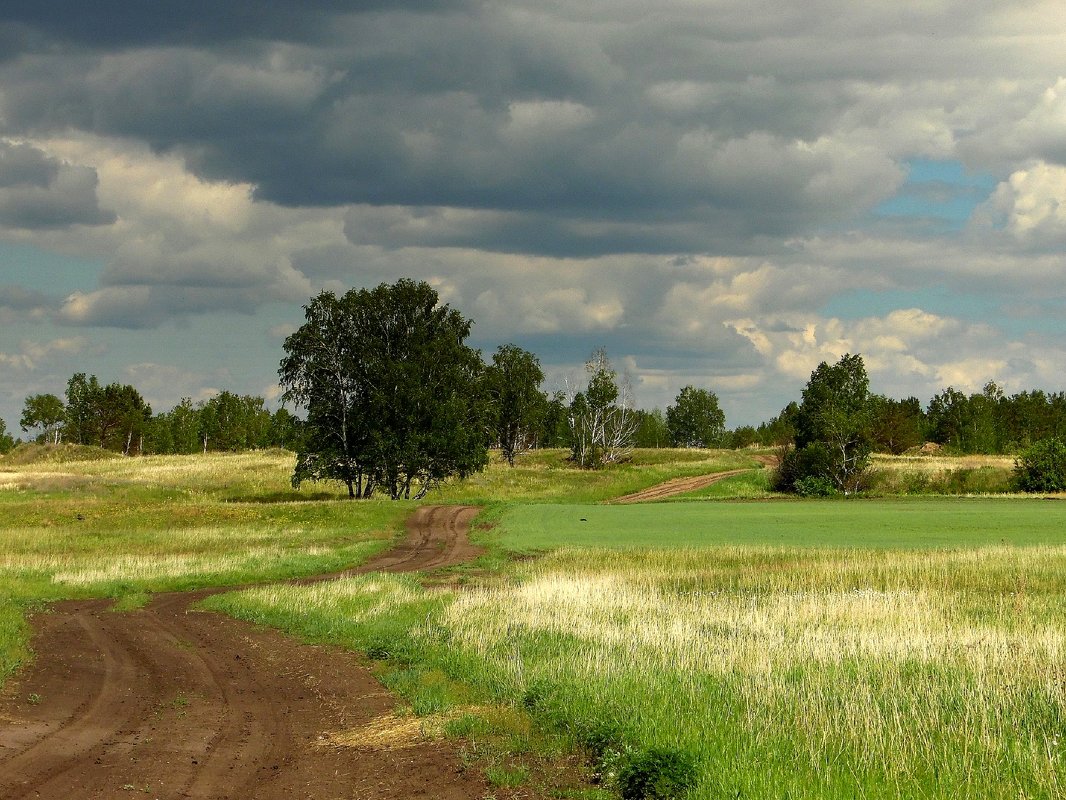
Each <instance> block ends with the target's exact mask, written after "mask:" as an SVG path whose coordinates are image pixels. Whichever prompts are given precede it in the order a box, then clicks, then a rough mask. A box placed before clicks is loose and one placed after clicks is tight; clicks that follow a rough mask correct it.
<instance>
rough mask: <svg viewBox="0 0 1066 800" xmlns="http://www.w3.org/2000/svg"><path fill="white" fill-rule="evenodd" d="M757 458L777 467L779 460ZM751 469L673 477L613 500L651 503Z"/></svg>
mask: <svg viewBox="0 0 1066 800" xmlns="http://www.w3.org/2000/svg"><path fill="white" fill-rule="evenodd" d="M755 460H756V461H758V462H759V463H760V464H762V465H763V467H776V466H777V464H778V462H779V459H777V458H775V457H774V456H755ZM751 471H752V470H751V469H731V470H729V471H728V472H715V473H713V474H711V475H695V476H693V477H691V478H673V479H672V480H668V481H666V482H665V483H660V484H657V485H655V486H649V487H648V488H647V489H642V490H641V491H639V492H633V494H627V495H624V496H622V497H616V498H615V499H614V500H612V501H611V502H612V503H650V502H651V501H653V500H662V499H663V498H664V497H672V496H673V495H676V494H685V493H687V492H695V491H699V490H700V489H706V488H707V487H708V486H711V485H713V484H715V483H718V481H722V480H725V479H726V478H732V477H733V476H734V475H743V474H744V473H745V472H751Z"/></svg>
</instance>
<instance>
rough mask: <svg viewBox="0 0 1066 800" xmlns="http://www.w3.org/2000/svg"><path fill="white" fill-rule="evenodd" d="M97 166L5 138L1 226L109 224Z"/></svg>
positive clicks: (0, 145) (1, 145)
mask: <svg viewBox="0 0 1066 800" xmlns="http://www.w3.org/2000/svg"><path fill="white" fill-rule="evenodd" d="M96 186H97V175H96V170H94V169H92V168H90V167H83V166H73V165H70V164H65V163H63V162H61V161H59V160H58V159H55V158H52V157H50V156H48V155H47V154H45V153H44V152H42V151H41V150H39V149H37V148H35V147H32V146H30V145H27V144H11V143H9V142H4V141H3V140H0V227H6V228H18V229H24V230H35V229H47V228H62V227H66V226H69V225H104V224H109V223H111V222H113V221H114V220H115V215H114V214H113V213H111V212H109V211H106V210H104V209H101V208H100V205H99V202H98V199H97V196H96Z"/></svg>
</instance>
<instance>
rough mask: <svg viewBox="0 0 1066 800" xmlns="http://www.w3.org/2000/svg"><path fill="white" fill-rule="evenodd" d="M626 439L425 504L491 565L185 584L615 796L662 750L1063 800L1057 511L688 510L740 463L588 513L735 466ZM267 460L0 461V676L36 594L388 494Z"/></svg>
mask: <svg viewBox="0 0 1066 800" xmlns="http://www.w3.org/2000/svg"><path fill="white" fill-rule="evenodd" d="M640 456H641V458H640V459H638V460H637V461H636V463H634V464H632V465H629V466H627V467H625V468H624V469H621V470H618V471H613V472H608V473H602V474H597V475H594V476H590V475H588V474H587V473H583V472H579V471H576V470H570V469H569V468H568V467H566V466H565V464H563V463H562V462H561V460H560V456H559V454H558V453H544V454H537V455H536V456H535V457H534V458H530V459H527V460H525V461H523V462H520V463H521V466H520V467H519V468H518V469H516V470H509V469H507V468H506V467H503V466H500V465H498V464H496V465H493V466H492V467H491V468H490V470H489V471H487V472H486V473H485V474H483V475H481V476H479V477H478V478H477V480H476V481H474V482H471V483H469V484H465V485H460V486H452V487H446V488H445V489H444V490H443V491H442V492H440V493H439V494H437V495H436V496H432V495H431V497H430V500H431V501H435V502H440V501H448V502H452V501H464V502H468V501H478V502H486V501H488V500H491V501H492V502H491V503H488V504H487V505H488V506H489V508H488V511H487V512H486V514H485V519H487V520H489V521H491V522H493V523H494V524H495V527H494V528H493V529H491V530H489V531H483V532H482V533H481V534H480V535H481V536H482V537H484V539H485V540H486V542H487V543H489V544H490V545H491V547H492V548H494V552H495V553H496V556H495V558H494V559H489V560H486V561H485V562H483V563H482V565H481V566H480V567H479V569H477V570H474V571H467V572H463V571H459V572H457V573H456V574H455V575H453V580H451V581H449V583H448V584H447V585H444V586H440V585H437V586H430V587H426V586H423V585H422V584H421V583H419V581H418V580H417V579H416V578H415V577H414V576H386V575H370V576H363V577H359V578H353V579H348V580H344V581H340V582H336V583H330V584H318V585H315V586H308V587H294V586H282V585H268V586H261V587H257V588H252V589H248V590H244V591H241V592H235V593H230V594H227V595H220V596H216V597H214V598H211V599H210V600H209V601H208V603H209V605H210V606H211V607H213V608H217V609H221V610H225V611H227V612H228V613H232V614H234V615H237V616H241V617H244V618H248V619H253V620H256V621H259V622H264V623H267V624H271V625H276V626H279V627H282V628H285V629H287V630H291V631H294V632H298V633H300V634H302V635H305V636H307V637H309V638H312V639H316V640H321V641H331V642H339V643H341V644H344V645H346V646H349V647H352V648H355V649H358V650H361V651H363V652H365V653H368V654H369V655H370V656H371V657H373V658H375V659H382V663H383V667H382V669H381V671H380V672H381V675H382V677H383V678H384V680H385V681H386V683H388V685H390V686H391V687H392V688H394V689H396V690H397V691H399V692H401V694H402V695H403V697H404V698H406V702H407V703H408V704H409V706H410V708H411V709H412V711H413V713H415V714H417V715H427V718H428V716H432V715H440V714H444V717H442V718H446V719H449V720H453V722H450V723H448V724H451V725H455V726H456V730H465V731H475V730H476V731H479V732H482V733H483V732H484V730H485V726H486V725H489V724H490V723H488V722H486V721H485V720H484V719H482V718H483V717H485V716H486V714H487V713H488V712H485V711H484V709H486V708H496V709H500V708H503V709H505V710H506V709H510V711H509V712H508V713H509V715H510V716H508V719H513V718H514V717H515V715H517V716H526V717H531V718H532V719H533V720H535V721H537V722H538V723H539V725H540V726H541V727H542V728H544V729H546V730H549V731H555V732H557V733H559V734H560V735H562V736H563V737H564V738H565V739H566V740H567V741H570V742H573V743H576V744H578V745H581V746H583V747H585V748H587V749H588V750H589V751H590V752H591V753H592V754H593V756H594V757H595V760H596V763H597V769H598V771H599V774H600V777H601V779H602V784H601V786H602V789H603V790H611V791H613V792H616V793H617V792H618V791H620V790H621V789H622V788H624V786H625V785H627V781H630V782H631V781H632V780H633V776H634V775H636V774H639V772H640V770H645V772H647V771H649V770H650V771H652V772H654V770H655V769H657V768H658V767H656V766H655V765H656V764H658V765H659V766H660V767H661V766H662V765H663V764H667V765H670V764H673V765H674V767H675V768H676V769H674V772H675V773H676V774H679V775H680V776H681V777H682V778H683V779H690V784H691V785H689V784H687V783H686V782H685V780H682V783H683V784H685V785H689V788H688V789H687V790H686V791H685V792H680V794H683V795H684V796H685V797H688V798H699V799H700V800H711V798H715V799H717V798H785V797H788V798H811V799H812V800H813V798H859V797H868V798H882V797H887V798H944V799H945V800H946V799H947V798H997V799H998V798H1003V800H1007V798H1010V800H1016V799H1017V798H1049V800H1050V798H1061V797H1063V796H1066V534H1064V533H1063V531H1066V525H1064V524H1063V523H1064V522H1066V519H1064V515H1066V505H1064V504H1061V503H1059V502H1056V501H1047V500H1029V499H1024V498H997V499H988V498H980V499H976V498H907V499H898V500H848V501H826V502H820V501H783V500H780V499H761V500H754V501H752V500H745V501H742V502H711V499H713V498H719V499H721V498H730V497H747V498H750V497H766V494H767V493H766V490H765V484H764V483H763V482H762V478H761V473H754V472H753V473H750V474H748V475H744V476H740V477H738V478H735V479H731V480H729V481H724V482H722V483H720V484H717V485H716V486H714V487H710V488H709V489H707V490H704V491H702V492H700V493H697V495H696V496H697V497H698V498H700V499H698V500H696V501H693V502H668V503H661V504H655V505H651V506H609V505H602V504H597V502H596V501H599V500H602V499H605V498H608V497H612V496H617V495H621V494H625V493H627V492H630V491H633V490H635V489H640V488H643V487H645V486H648V485H650V484H653V483H655V482H657V481H659V480H663V479H665V478H668V477H672V476H675V475H679V474H695V473H699V472H707V471H712V470H726V469H730V468H733V467H735V466H738V465H739V466H744V465H745V464H747V463H750V462H748V461H746V460H745V459H746V456H742V455H735V454H699V453H688V452H664V453H649V454H640ZM290 466H291V459H290V458H289V457H286V456H283V455H279V454H271V453H266V454H253V455H248V456H226V457H221V456H219V457H210V458H208V459H205V460H195V459H193V460H182V459H175V460H168V459H158V460H156V459H143V460H131V459H118V460H114V461H106V462H93V463H91V464H80V465H79V464H70V463H57V464H51V465H50V464H43V465H42V464H34V465H21V466H18V467H17V468H13V469H14V471H10V472H7V473H4V472H0V514H2V515H3V516H2V518H0V598H5V597H12V598H13V599H11V600H6V601H5V600H3V599H0V646H2V647H4V648H6V649H4V650H0V652H2V653H4V654H5V655H4V656H3V657H4V658H6V659H7V660H6V662H3V663H6V665H7V667H6V668H7V669H10V667H11V665H12V664H13V663H15V661H17V659H18V658H19V647H21V646H22V643H24V639H25V630H24V628H23V627H22V623H21V615H22V612H23V611H24V609H25V607H26V606H27V604H30V603H32V602H35V601H39V600H41V599H51V598H55V597H64V596H83V595H85V594H98V595H111V596H134V597H135V596H136V595H137V593H138V592H144V591H147V590H155V589H161V588H170V587H172V586H186V585H203V584H208V583H213V582H217V583H231V582H234V581H236V580H251V579H265V578H271V577H279V576H280V575H281V574H285V573H286V572H288V573H293V574H294V573H296V572H301V571H305V570H315V569H316V568H317V567H318V566H319V565H320V564H327V563H335V560H339V559H344V558H348V559H353V560H360V559H362V558H364V557H365V556H366V555H367V554H368V553H369V552H370V550H371V549H373V548H374V547H378V546H381V542H382V541H383V540H384V539H386V538H388V537H389V536H391V535H393V534H394V533H395V532H396V530H397V528H398V525H399V523H400V521H401V519H402V518H403V516H405V515H406V513H408V511H409V510H410V508H411V505H410V504H398V505H397V504H391V503H388V502H377V501H375V502H371V503H355V504H352V503H346V502H339V503H338V502H333V501H332V500H331V499H330V498H331V497H334V496H335V495H333V494H330V493H325V492H322V491H321V490H315V491H317V492H318V494H315V493H314V492H312V493H308V492H306V491H305V492H303V493H300V494H299V495H297V494H294V493H293V492H292V490H291V489H289V488H288V486H287V479H288V473H287V470H288V468H289V467H290ZM977 468H980V466H979V467H977ZM0 469H2V465H0ZM945 469H947V470H948V471H951V470H952V469H953V467H951V466H950V464H948V465H947V466H946V467H945ZM966 469H968V467H966ZM309 495H310V496H309ZM79 516H80V517H81V518H80V519H79ZM200 523H202V524H200ZM507 553H512V554H515V555H521V556H522V557H521V558H518V559H516V560H508V559H507V558H506V557H505V556H506V554H507ZM533 553H536V554H538V555H537V557H536V558H529V557H528V555H529V554H533ZM116 554H120V555H121V556H122V558H116V557H115V556H116ZM123 559H129V560H128V561H124V560H123ZM486 565H490V566H493V569H492V570H491V571H489V572H486V571H485V567H486ZM326 568H329V567H326ZM457 586H462V587H463V588H461V589H459V588H456V587H457ZM4 637H6V641H4ZM4 668H5V667H4V666H3V665H2V664H0V669H4ZM495 713H496V716H495V717H494V718H499V717H500V714H499V712H495ZM449 714H450V715H451V716H449ZM505 716H506V715H505ZM456 720H458V721H456ZM518 727H519V728H520V727H521V726H518ZM478 735H479V736H480V735H481V733H479V734H478ZM512 746H513V747H515V748H519V749H521V748H523V747H528V741H527V740H525V739H523V738H522V737H521V736H517V735H516V736H515V737H514V739H513V742H512ZM649 765H651V766H649ZM501 780H502V778H501Z"/></svg>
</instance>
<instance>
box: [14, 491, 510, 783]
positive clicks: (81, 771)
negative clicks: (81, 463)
mask: <svg viewBox="0 0 1066 800" xmlns="http://www.w3.org/2000/svg"><path fill="white" fill-rule="evenodd" d="M476 513H477V509H474V508H469V507H434V508H430V507H426V508H422V509H420V510H419V512H418V513H417V514H416V515H415V516H414V518H412V520H411V522H410V523H409V533H408V537H407V540H406V541H405V542H404V543H403V544H402V545H400V546H399V547H397V548H395V549H393V550H391V551H389V552H387V553H385V554H384V555H381V556H379V557H377V558H375V559H374V560H373V561H371V562H370V563H368V564H366V565H364V566H362V567H361V568H359V569H357V570H351V571H350V573H344V574H351V573H355V572H367V571H372V570H389V571H411V570H422V569H430V568H433V567H438V566H444V565H448V564H454V563H458V562H460V561H462V560H464V559H467V558H469V557H471V556H472V555H474V554H475V553H476V551H475V550H473V548H472V547H471V546H470V544H469V541H468V539H467V531H468V529H469V525H470V522H471V520H472V519H473V517H474V516H475V515H476ZM209 593H210V592H198V593H191V594H163V595H158V596H156V597H155V598H154V599H153V601H152V602H151V603H150V604H149V605H148V607H147V608H145V609H143V610H140V611H134V612H127V613H115V612H111V611H109V610H108V603H107V602H104V601H91V602H68V603H61V604H58V605H57V606H56V607H55V608H54V609H53V611H52V612H51V613H47V614H41V615H39V616H38V617H37V618H36V619H35V620H34V625H35V628H36V633H35V636H34V640H33V649H34V651H35V653H36V655H37V657H36V659H35V661H34V663H33V664H32V665H31V666H30V667H29V668H28V669H26V670H24V671H23V672H21V673H20V674H19V675H17V676H16V677H15V679H13V680H12V681H10V682H9V684H8V685H7V686H6V687H5V689H4V692H3V695H2V696H0V798H2V799H3V800H15V799H16V798H19V799H21V798H43V799H44V800H49V799H51V798H55V800H88V799H89V798H127V797H128V798H133V797H139V796H142V795H143V796H147V797H151V798H160V800H164V799H169V798H242V800H243V799H244V798H255V799H258V800H275V798H276V799H277V800H280V799H281V798H285V799H286V800H292V799H294V798H314V799H315V800H327V799H328V798H346V800H352V798H368V799H369V798H414V797H432V798H457V799H458V798H481V797H484V796H485V795H486V794H488V793H489V792H490V791H496V794H497V795H498V796H505V795H504V794H501V793H500V792H499V791H498V790H490V787H488V786H487V785H486V784H485V783H484V781H483V779H482V778H481V777H480V776H478V775H477V774H474V772H473V771H464V770H462V769H461V760H460V758H459V756H458V753H457V752H456V750H455V745H454V744H453V743H451V742H447V741H443V742H440V741H438V742H427V741H420V742H416V743H414V744H413V745H412V746H410V747H406V748H403V749H394V750H382V749H374V748H370V747H348V746H338V745H335V744H333V740H332V738H331V734H335V733H338V732H347V731H352V730H356V729H359V728H361V727H363V726H367V725H369V724H371V723H373V722H374V720H376V719H380V718H381V717H382V716H383V715H386V714H387V713H388V712H390V711H391V710H393V708H394V706H395V704H396V700H395V698H394V697H392V696H391V695H389V694H388V692H386V691H385V690H384V689H383V688H382V687H381V685H380V684H379V683H378V682H377V681H376V680H375V679H374V678H373V677H372V676H371V675H370V673H369V672H368V671H367V670H366V669H365V668H364V667H362V666H361V665H360V663H359V660H358V658H357V657H355V656H354V655H353V654H351V653H347V652H343V651H340V650H336V649H332V648H324V647H314V646H309V645H303V644H300V643H298V642H296V641H295V640H294V639H291V638H289V637H286V636H284V635H282V634H280V633H277V632H275V631H271V630H267V629H261V628H257V627H255V626H252V625H249V624H246V623H243V622H239V621H237V620H233V619H229V618H227V617H223V616H220V615H216V614H209V613H190V612H189V611H188V608H189V605H190V603H192V602H194V601H195V600H198V599H200V598H202V597H204V596H206V594H209Z"/></svg>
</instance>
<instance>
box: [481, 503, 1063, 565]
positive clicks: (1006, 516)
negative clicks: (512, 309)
mask: <svg viewBox="0 0 1066 800" xmlns="http://www.w3.org/2000/svg"><path fill="white" fill-rule="evenodd" d="M497 520H498V523H499V536H498V541H499V543H500V545H501V546H503V547H504V548H506V549H508V550H510V551H513V552H519V553H528V552H535V551H540V550H553V549H556V548H559V547H597V548H608V549H617V548H628V547H665V548H677V547H701V548H702V547H716V546H730V545H743V546H759V547H790V548H791V547H844V548H883V549H909V548H918V549H928V548H973V547H991V546H996V545H1013V546H1019V547H1021V546H1029V545H1054V544H1064V543H1066V503H1063V502H1060V501H1039V500H1031V499H1025V498H1009V499H993V498H972V497H967V498H935V499H934V498H901V499H894V500H865V499H864V500H802V501H797V500H780V499H776V500H761V501H758V502H737V503H706V502H672V503H652V504H641V505H632V506H611V505H590V504H584V503H579V504H575V503H560V504H552V505H545V504H521V505H509V506H508V507H507V508H505V509H503V510H501V511H500V513H499V516H498V517H497Z"/></svg>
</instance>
